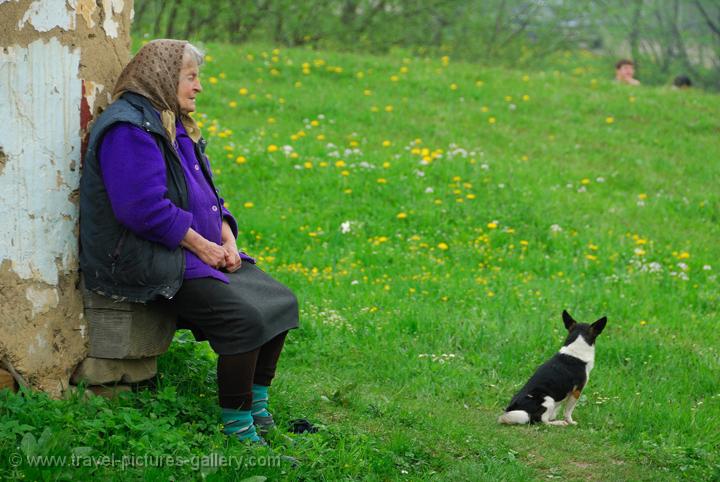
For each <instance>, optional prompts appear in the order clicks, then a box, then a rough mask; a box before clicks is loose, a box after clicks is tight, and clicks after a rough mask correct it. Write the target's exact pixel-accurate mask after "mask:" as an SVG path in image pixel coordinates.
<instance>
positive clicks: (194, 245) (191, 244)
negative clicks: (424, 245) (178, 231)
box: [180, 228, 226, 269]
mask: <svg viewBox="0 0 720 482" xmlns="http://www.w3.org/2000/svg"><path fill="white" fill-rule="evenodd" d="M180 246H182V247H183V248H187V249H189V250H190V251H192V252H193V253H195V254H196V255H197V257H198V258H200V259H201V260H202V261H203V262H204V263H205V264H207V265H208V266H212V267H213V268H216V269H220V268H224V267H225V265H226V262H225V248H223V247H222V246H220V245H219V244H216V243H213V242H212V241H208V240H207V239H205V238H204V237H202V236H201V235H200V234H199V233H198V232H197V231H195V230H194V229H193V228H190V229H188V230H187V233H185V237H184V238H183V239H182V241H180Z"/></svg>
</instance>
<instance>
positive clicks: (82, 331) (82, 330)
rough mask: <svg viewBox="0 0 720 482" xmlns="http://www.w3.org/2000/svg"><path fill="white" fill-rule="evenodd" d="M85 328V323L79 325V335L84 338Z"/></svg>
mask: <svg viewBox="0 0 720 482" xmlns="http://www.w3.org/2000/svg"><path fill="white" fill-rule="evenodd" d="M86 330H87V325H85V324H82V325H80V337H82V338H85V331H86Z"/></svg>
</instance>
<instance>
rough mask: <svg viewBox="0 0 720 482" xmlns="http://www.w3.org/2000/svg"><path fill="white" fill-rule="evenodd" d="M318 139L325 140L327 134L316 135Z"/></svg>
mask: <svg viewBox="0 0 720 482" xmlns="http://www.w3.org/2000/svg"><path fill="white" fill-rule="evenodd" d="M316 139H317V140H319V141H324V140H325V134H318V135H317V137H316Z"/></svg>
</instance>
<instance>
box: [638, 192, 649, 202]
mask: <svg viewBox="0 0 720 482" xmlns="http://www.w3.org/2000/svg"><path fill="white" fill-rule="evenodd" d="M647 197H648V195H647V194H645V193H641V194H638V199H639V200H641V201H644V200H645V199H647Z"/></svg>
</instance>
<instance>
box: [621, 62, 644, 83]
mask: <svg viewBox="0 0 720 482" xmlns="http://www.w3.org/2000/svg"><path fill="white" fill-rule="evenodd" d="M615 81H616V82H620V83H622V84H630V85H640V81H639V80H637V79H636V78H635V64H634V63H633V61H632V60H628V59H621V60H618V62H617V63H616V64H615Z"/></svg>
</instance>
